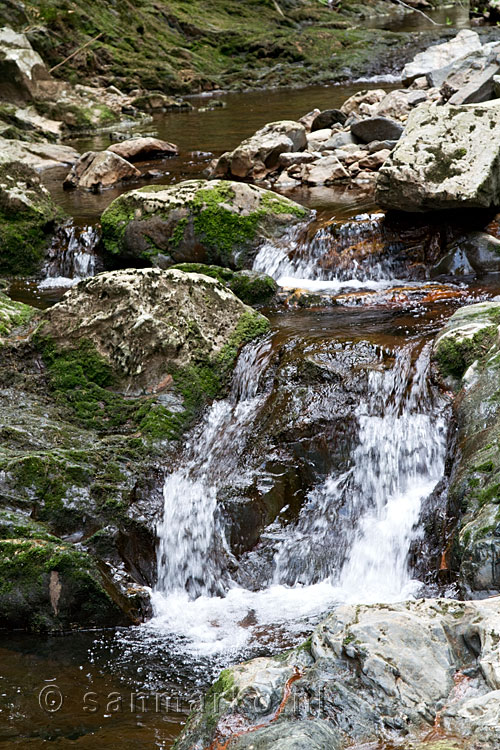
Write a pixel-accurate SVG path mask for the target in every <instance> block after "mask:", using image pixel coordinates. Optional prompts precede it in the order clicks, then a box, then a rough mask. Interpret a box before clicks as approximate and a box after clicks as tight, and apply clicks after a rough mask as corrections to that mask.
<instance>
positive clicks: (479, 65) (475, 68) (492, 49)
mask: <svg viewBox="0 0 500 750" xmlns="http://www.w3.org/2000/svg"><path fill="white" fill-rule="evenodd" d="M482 52H483V54H482V55H479V54H478V53H475V54H474V55H473V56H470V57H468V58H466V59H465V60H464V61H463V62H462V64H461V65H460V66H459V67H458V69H457V70H456V71H455V72H453V73H452V75H449V76H447V78H446V79H445V80H444V81H443V84H442V86H441V92H442V94H443V97H444V98H445V99H446V100H447V101H448V103H449V104H471V103H475V102H486V101H488V100H489V99H493V98H495V82H494V78H495V76H496V75H498V73H500V62H499V60H500V57H499V56H500V44H494V45H485V47H484V48H483V50H482Z"/></svg>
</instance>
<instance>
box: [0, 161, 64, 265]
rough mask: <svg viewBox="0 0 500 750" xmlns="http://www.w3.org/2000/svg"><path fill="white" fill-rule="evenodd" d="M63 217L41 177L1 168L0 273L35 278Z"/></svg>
mask: <svg viewBox="0 0 500 750" xmlns="http://www.w3.org/2000/svg"><path fill="white" fill-rule="evenodd" d="M62 218H63V214H62V211H60V209H58V207H57V206H56V205H55V204H54V201H53V200H52V198H51V196H50V194H49V192H48V190H47V189H46V188H45V187H44V186H43V185H42V183H41V182H40V177H39V176H38V174H37V173H36V172H35V171H34V170H33V169H30V167H27V166H24V165H21V164H18V163H17V162H10V163H7V164H2V165H1V166H0V273H4V274H32V273H35V272H36V271H37V270H38V269H39V267H40V264H41V262H42V259H43V257H44V254H45V251H46V250H47V248H48V245H49V243H50V240H51V236H52V234H53V231H54V229H55V225H56V223H57V222H58V221H59V220H62Z"/></svg>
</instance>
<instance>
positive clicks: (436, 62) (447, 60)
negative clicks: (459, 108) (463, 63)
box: [402, 29, 481, 86]
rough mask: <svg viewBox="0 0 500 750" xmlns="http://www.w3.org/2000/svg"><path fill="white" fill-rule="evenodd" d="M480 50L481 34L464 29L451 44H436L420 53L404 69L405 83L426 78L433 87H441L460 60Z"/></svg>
mask: <svg viewBox="0 0 500 750" xmlns="http://www.w3.org/2000/svg"><path fill="white" fill-rule="evenodd" d="M480 49H481V40H480V38H479V34H477V33H476V32H475V31H470V30H468V29H463V30H462V31H459V32H458V34H457V35H456V37H454V38H453V39H451V40H450V41H449V42H443V43H442V44H436V45H435V46H433V47H429V48H428V49H426V50H424V52H419V53H418V55H416V56H415V58H414V59H413V61H412V62H410V63H407V64H406V65H405V67H404V68H403V76H402V77H403V83H411V82H412V81H414V80H415V79H416V78H419V77H422V76H426V77H429V80H430V83H431V86H440V85H441V83H442V82H443V81H444V79H445V78H446V76H447V75H448V74H449V73H450V72H451V69H452V67H453V65H454V64H455V63H456V62H457V61H458V60H460V59H462V58H464V57H467V55H469V54H470V53H471V52H477V51H478V50H480Z"/></svg>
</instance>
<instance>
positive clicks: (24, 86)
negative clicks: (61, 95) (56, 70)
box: [0, 26, 60, 102]
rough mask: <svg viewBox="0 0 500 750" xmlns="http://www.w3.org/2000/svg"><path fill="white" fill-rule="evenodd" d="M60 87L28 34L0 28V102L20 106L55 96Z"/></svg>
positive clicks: (5, 27) (6, 27)
mask: <svg viewBox="0 0 500 750" xmlns="http://www.w3.org/2000/svg"><path fill="white" fill-rule="evenodd" d="M59 86H60V84H58V83H57V82H56V81H54V79H53V78H52V77H51V76H50V74H49V72H48V70H47V68H46V67H45V63H44V62H43V60H42V58H41V57H40V55H39V54H38V52H35V50H34V49H33V47H32V46H31V44H30V42H29V41H28V38H27V37H26V35H25V34H19V33H17V32H15V31H13V30H12V29H11V28H9V27H8V26H4V27H3V28H0V98H2V99H7V100H10V101H16V102H17V101H26V100H31V99H35V98H40V97H41V96H43V95H44V94H45V95H47V94H48V95H51V94H52V95H53V96H56V92H57V89H58V87H59Z"/></svg>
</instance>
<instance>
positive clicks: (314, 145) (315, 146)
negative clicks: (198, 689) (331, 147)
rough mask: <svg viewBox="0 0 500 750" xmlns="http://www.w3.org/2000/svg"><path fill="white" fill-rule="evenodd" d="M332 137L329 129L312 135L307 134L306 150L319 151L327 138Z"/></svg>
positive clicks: (317, 131)
mask: <svg viewBox="0 0 500 750" xmlns="http://www.w3.org/2000/svg"><path fill="white" fill-rule="evenodd" d="M331 136H332V131H331V130H330V128H324V129H323V130H316V131H314V133H308V134H307V136H306V137H307V148H308V149H309V151H319V150H321V149H322V148H323V147H324V145H325V144H326V142H327V141H328V139H329V138H331Z"/></svg>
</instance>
